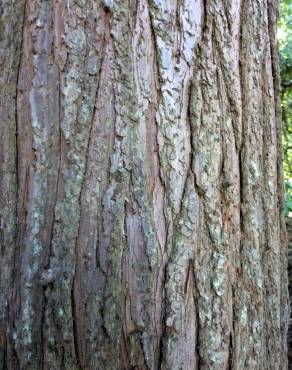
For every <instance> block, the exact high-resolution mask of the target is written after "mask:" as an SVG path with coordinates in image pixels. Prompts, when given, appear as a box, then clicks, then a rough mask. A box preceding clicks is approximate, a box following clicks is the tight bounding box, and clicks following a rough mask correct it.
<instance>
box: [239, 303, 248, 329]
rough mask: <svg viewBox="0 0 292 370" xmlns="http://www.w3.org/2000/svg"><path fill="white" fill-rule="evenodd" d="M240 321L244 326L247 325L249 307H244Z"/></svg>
mask: <svg viewBox="0 0 292 370" xmlns="http://www.w3.org/2000/svg"><path fill="white" fill-rule="evenodd" d="M239 322H240V324H241V325H242V326H245V325H246V323H247V308H246V306H243V307H242V310H241V313H240V317H239Z"/></svg>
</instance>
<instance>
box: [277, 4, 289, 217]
mask: <svg viewBox="0 0 292 370" xmlns="http://www.w3.org/2000/svg"><path fill="white" fill-rule="evenodd" d="M278 39H279V50H280V68H281V78H282V83H281V85H282V92H281V101H282V112H283V128H284V130H283V149H284V176H285V190H286V192H285V216H286V217H289V216H290V217H291V216H292V1H291V0H283V1H282V2H281V15H280V20H279V29H278Z"/></svg>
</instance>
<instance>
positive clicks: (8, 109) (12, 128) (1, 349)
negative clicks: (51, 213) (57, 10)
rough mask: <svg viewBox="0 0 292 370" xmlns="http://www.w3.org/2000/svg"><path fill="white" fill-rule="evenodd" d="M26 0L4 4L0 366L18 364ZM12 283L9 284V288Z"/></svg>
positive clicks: (0, 45) (0, 32) (0, 20)
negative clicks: (16, 276)
mask: <svg viewBox="0 0 292 370" xmlns="http://www.w3.org/2000/svg"><path fill="white" fill-rule="evenodd" d="M24 9H25V1H19V2H17V3H16V4H15V3H12V2H9V1H2V2H1V4H0V67H1V73H0V90H1V100H0V120H1V125H0V148H1V149H0V167H1V175H0V188H1V192H0V193H1V195H0V209H1V210H0V253H1V262H0V271H1V272H0V274H1V275H0V281H1V283H0V290H1V298H0V305H1V310H0V366H1V367H2V368H5V367H6V366H9V363H10V361H11V363H12V364H13V366H17V358H16V357H15V348H14V346H13V339H12V336H13V333H12V330H13V325H12V320H13V315H12V312H11V310H12V308H11V301H10V299H11V286H12V284H13V272H14V258H15V250H16V228H17V167H18V157H17V154H16V149H17V143H16V140H17V136H16V132H17V126H16V125H17V109H16V100H17V81H18V74H19V63H20V56H21V44H22V38H23V32H22V31H23V23H24ZM7 287H9V288H7Z"/></svg>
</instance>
